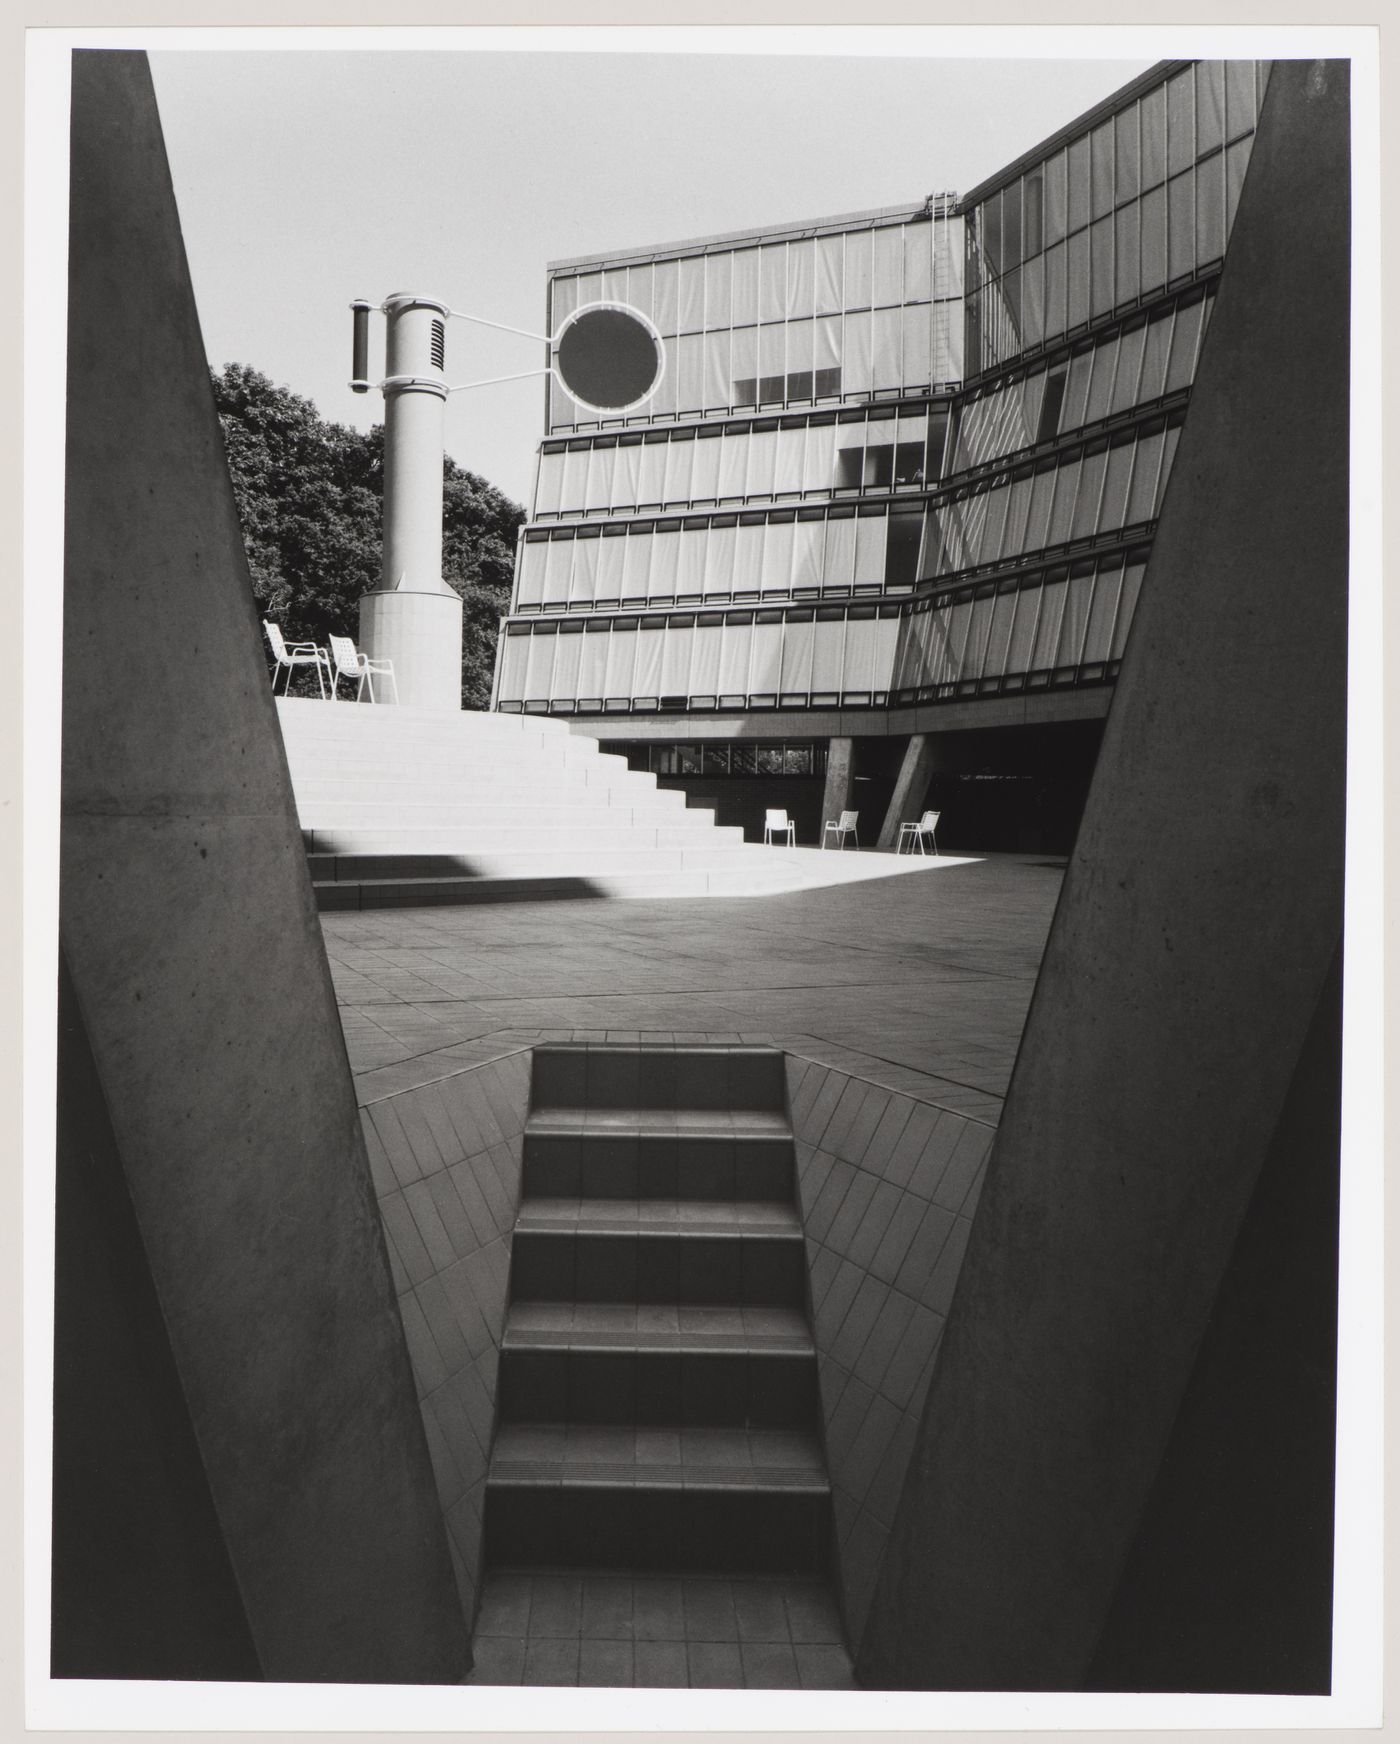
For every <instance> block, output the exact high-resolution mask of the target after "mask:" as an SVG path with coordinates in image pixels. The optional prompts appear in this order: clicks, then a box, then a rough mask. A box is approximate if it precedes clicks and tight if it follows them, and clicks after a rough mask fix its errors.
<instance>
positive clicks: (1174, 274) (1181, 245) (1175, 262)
mask: <svg viewBox="0 0 1400 1744" xmlns="http://www.w3.org/2000/svg"><path fill="white" fill-rule="evenodd" d="M1194 183H1195V176H1194V175H1193V173H1192V172H1191V171H1190V170H1187V172H1186V174H1185V175H1184V176H1178V177H1177V178H1176V180H1175V181H1174V182H1168V183H1167V231H1168V243H1167V269H1168V271H1167V276H1168V278H1171V279H1177V278H1181V277H1182V276H1183V274H1185V273H1189V272H1190V271H1191V270H1192V268H1193V267H1194V266H1195V264H1196V198H1195V187H1194Z"/></svg>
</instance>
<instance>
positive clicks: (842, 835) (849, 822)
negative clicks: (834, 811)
mask: <svg viewBox="0 0 1400 1744" xmlns="http://www.w3.org/2000/svg"><path fill="white" fill-rule="evenodd" d="M859 818H860V813H859V812H858V811H843V812H842V813H841V817H840V820H839V821H838V822H836V823H828V824H824V825H823V826H822V846H823V847H825V846H826V840H827V837H828V836H830V835H833V834H834V835H835V837H836V845H837V847H839V848H844V847H845V846H846V837H847V836H854V837H855V843H856V847H857V849H859V847H860V835H859V833H858V831H857V830H856V823H857V821H858V820H859Z"/></svg>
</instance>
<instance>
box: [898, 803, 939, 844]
mask: <svg viewBox="0 0 1400 1744" xmlns="http://www.w3.org/2000/svg"><path fill="white" fill-rule="evenodd" d="M942 815H943V814H942V812H937V811H926V812H925V813H924V815H923V816H922V817H921V818H920V819H919V821H918V823H916V824H901V825H900V826H899V842H898V844H897V845H896V847H895V853H896V854H902V853H904V851H905V843H906V842H907V843H908V844H909V850H908V851H909V852H910V853H911V854H912V853H913V852H914V846H915V844H916V843H917V844H918V849H919V852H920V853H921V854H927V853H928V849H927V848H926V847H925V846H924V837H925V836H932V837H933V851H934V854H935V855H937V853H938V820H939V818H940V817H941V816H942Z"/></svg>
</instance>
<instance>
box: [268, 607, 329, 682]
mask: <svg viewBox="0 0 1400 1744" xmlns="http://www.w3.org/2000/svg"><path fill="white" fill-rule="evenodd" d="M263 629H264V630H266V631H267V640H268V643H269V644H270V646H271V648H272V657H273V659H274V660H275V661H276V662H277V671H276V672H274V673H273V675H272V694H273V695H274V696H276V695H277V679H278V676H279V675H280V674H281V673H283V672H285V673H286V675H287V677H286V682H285V683H284V684H283V686H282V694H283V696H285V695H286V694H287V686H288V685H289V684H290V683H291V682H292V672H293V669H294V668H296V667H298V666H314V667H315V668H316V686H317V689H318V690H319V691H320V692H321V701H322V702H324V701H325V700H326V680H327V679H330V680H331V693H330V694H331V699H332V701H334V699H335V680H334V679H333V678H331V657H330V655H329V654H328V653H327V652H326V650H325V649H324V648H321V647H318V646H317V644H316V643H315V642H287V641H285V640H284V639H283V636H282V626H281V625H280V624H274V623H273V622H272V620H271V618H264V619H263ZM331 639H332V641H334V639H335V638H334V637H332V638H331Z"/></svg>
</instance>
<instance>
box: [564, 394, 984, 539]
mask: <svg viewBox="0 0 1400 1744" xmlns="http://www.w3.org/2000/svg"><path fill="white" fill-rule="evenodd" d="M950 404H951V402H950V401H943V402H941V403H939V404H935V405H932V406H930V405H918V406H903V405H901V406H888V407H886V406H876V407H872V408H871V409H870V410H869V411H865V410H863V409H859V410H857V409H850V408H848V409H845V410H843V411H840V412H835V411H831V412H816V413H812V414H811V415H810V416H800V415H793V416H789V417H785V418H782V419H777V418H758V419H751V420H748V421H746V422H743V423H740V422H729V423H714V424H709V425H705V424H702V425H699V426H698V427H697V426H695V425H688V426H683V427H681V428H678V429H658V430H648V431H645V432H643V431H640V430H636V431H629V432H623V433H621V434H619V435H606V436H593V437H587V436H580V437H575V438H573V439H572V440H571V441H564V442H546V443H544V444H543V446H542V448H541V450H540V458H539V466H538V469H537V473H536V483H535V501H534V514H533V519H535V520H546V519H549V518H551V517H555V516H564V515H569V516H575V517H576V516H586V515H597V516H600V517H601V516H604V515H611V514H617V513H625V512H629V511H636V510H638V509H656V508H665V507H671V506H675V507H682V506H690V505H695V506H700V507H703V506H707V505H710V504H716V503H745V502H773V501H781V500H783V499H784V498H787V499H790V500H792V501H797V500H799V499H801V498H803V497H806V498H823V499H825V498H827V497H830V496H837V497H858V496H860V495H862V494H865V493H870V492H886V491H901V490H909V491H914V490H919V489H921V488H922V487H924V486H926V485H927V484H928V483H929V481H930V480H932V479H936V478H938V477H939V476H940V474H941V473H942V470H943V451H944V444H945V439H946V434H947V427H948V414H949V406H950Z"/></svg>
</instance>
